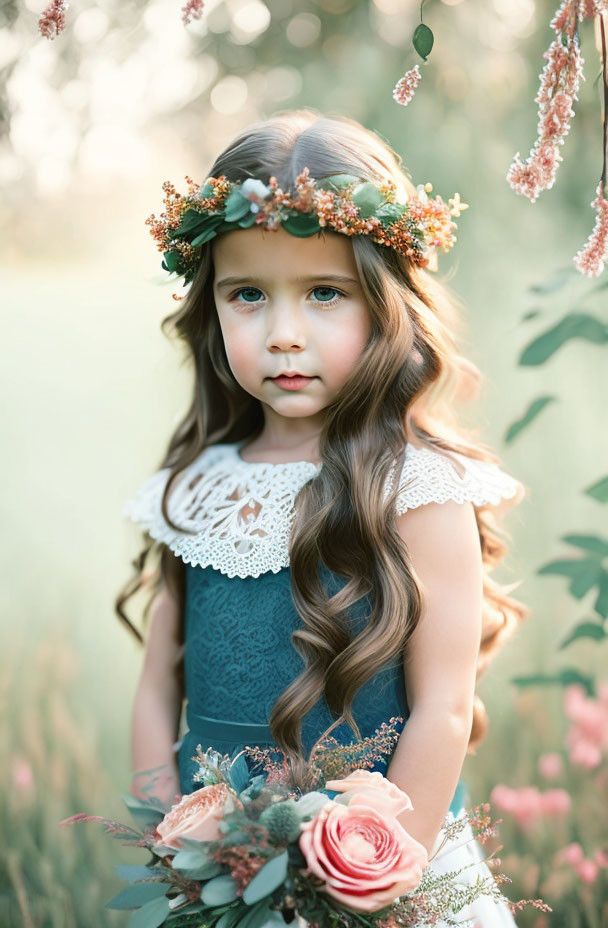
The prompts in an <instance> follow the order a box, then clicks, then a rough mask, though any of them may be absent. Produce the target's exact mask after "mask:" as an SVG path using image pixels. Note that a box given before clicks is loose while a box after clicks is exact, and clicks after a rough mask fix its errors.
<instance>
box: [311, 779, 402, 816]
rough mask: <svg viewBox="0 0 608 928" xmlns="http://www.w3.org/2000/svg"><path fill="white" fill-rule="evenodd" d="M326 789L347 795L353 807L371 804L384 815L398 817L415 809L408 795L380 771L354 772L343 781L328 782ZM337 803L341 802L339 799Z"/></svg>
mask: <svg viewBox="0 0 608 928" xmlns="http://www.w3.org/2000/svg"><path fill="white" fill-rule="evenodd" d="M325 789H332V790H334V791H336V792H338V793H346V796H347V797H348V798H349V805H351V806H352V805H354V804H356V805H370V804H371V806H372V808H374V809H376V811H377V812H380V813H382V815H388V816H396V815H399V813H400V812H403V811H405V810H406V809H413V806H412V800H411V799H410V797H409V796H408V795H407V793H404V792H403V790H401V789H399V787H398V786H397V784H396V783H393V782H392V781H391V780H387V778H386V777H385V776H383V774H381V773H380V771H379V770H374V771H373V772H372V771H370V770H353V771H352V773H349V774H348V776H347V777H344V779H342V780H328V781H327V782H326V784H325ZM349 794H350V795H349ZM335 801H336V802H340V800H339V799H337V800H335Z"/></svg>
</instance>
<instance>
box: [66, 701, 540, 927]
mask: <svg viewBox="0 0 608 928" xmlns="http://www.w3.org/2000/svg"><path fill="white" fill-rule="evenodd" d="M398 721H403V720H402V719H398V718H392V719H391V720H390V724H386V723H385V724H383V725H382V726H381V728H379V729H377V730H376V733H375V735H373V736H372V737H371V738H365V739H362V740H360V741H356V742H355V743H354V744H350V745H342V744H339V743H338V742H337V741H336V740H335V739H334V738H332V737H327V738H326V739H324V740H323V741H319V742H317V744H316V745H315V747H314V748H313V750H312V752H311V755H310V759H309V763H308V766H307V770H306V775H305V778H304V780H305V788H303V789H302V788H298V789H294V788H292V787H291V786H290V784H291V783H292V782H293V781H292V780H291V778H290V770H289V766H288V764H287V761H286V758H285V757H283V760H282V761H276V760H273V759H272V756H271V755H272V754H273V753H274V754H276V753H277V749H271V748H267V749H264V750H261V749H260V748H259V747H253V748H252V747H250V746H247V747H246V748H245V749H244V750H243V751H241V752H240V753H238V754H237V756H236V757H234V758H233V759H231V758H230V756H229V755H227V754H224V755H221V754H219V753H218V752H217V751H214V750H212V749H209V750H207V751H204V752H203V751H201V746H200V745H199V746H198V749H197V754H196V760H197V762H198V764H199V771H198V772H197V773H196V774H195V776H194V781H195V782H201V783H202V784H203V785H202V787H201V788H200V789H197V790H195V791H194V792H192V793H190V794H187V795H184V796H182V797H181V799H179V801H177V802H176V803H175V804H174V805H173V806H172V807H171V809H170V810H169V811H167V810H166V809H165V808H164V807H163V805H162V803H161V802H160V800H158V799H156V798H154V797H150V798H149V799H147V800H145V801H142V800H140V799H137V798H135V797H134V796H132V795H130V794H129V795H126V796H123V797H122V798H123V801H124V802H125V804H126V805H127V807H128V808H129V810H130V812H131V814H132V816H133V818H134V820H135V822H136V824H138V825H139V826H140V828H141V829H143V830H136V829H134V828H131V827H130V826H127V825H123V824H121V823H120V822H112V821H109V820H108V819H104V818H101V817H100V816H89V815H86V814H85V813H80V814H78V815H74V816H72V817H71V818H68V819H65V820H64V821H63V822H61V824H62V825H64V824H74V823H76V822H85V821H101V822H104V823H105V825H106V832H108V833H110V834H112V836H113V837H115V838H117V839H119V840H121V841H122V843H127V844H131V845H134V846H141V847H145V848H146V849H147V850H148V851H149V853H150V855H151V857H150V859H149V860H148V862H147V864H145V865H143V866H119V867H116V870H117V871H118V873H119V875H120V876H121V877H122V878H124V879H125V880H127V881H128V883H129V884H130V885H129V886H127V887H126V888H125V889H123V890H122V891H121V892H120V893H119V894H118V895H117V896H115V897H114V898H113V899H111V900H110V901H109V902H108V903H106V907H108V908H114V909H134V910H135V911H134V912H133V914H132V915H131V918H130V919H129V922H128V926H127V928H158V926H160V925H166V926H173V928H186V926H197V928H284V926H285V924H290V923H291V922H292V921H294V920H295V921H296V925H297V926H302V928H305V926H306V924H307V923H308V924H309V925H311V926H312V928H398V926H402V928H413V926H421V925H436V924H437V922H438V921H439V920H441V919H443V920H444V921H445V923H447V924H448V925H460V926H461V928H463V926H466V928H468V926H471V922H470V921H468V920H467V921H457V920H456V919H455V918H454V915H455V914H456V913H457V912H458V911H460V910H461V909H462V908H463V907H464V906H466V905H467V904H468V903H471V902H473V901H474V900H475V899H476V898H477V897H478V896H480V895H487V896H491V897H493V898H494V899H496V900H503V901H505V902H508V900H506V899H505V897H504V896H503V895H502V893H501V892H500V889H499V886H500V884H501V883H502V882H505V881H507V882H508V881H509V878H508V877H506V876H505V875H504V874H499V875H496V874H490V876H489V877H487V878H486V879H483V880H482V879H481V878H478V879H477V880H476V881H475V882H474V883H466V882H463V881H459V880H458V876H459V874H460V873H461V872H462V869H464V868H461V869H460V870H454V871H450V872H446V873H437V872H435V871H434V870H433V868H432V867H430V866H429V863H430V860H429V857H428V854H427V852H426V849H425V848H424V847H423V845H422V844H420V843H419V842H418V841H416V840H415V839H414V838H413V837H412V836H411V835H409V834H408V832H407V831H406V830H405V828H404V827H403V826H402V825H401V824H400V822H399V821H398V820H397V816H398V815H400V814H401V813H402V812H404V811H405V810H407V809H412V808H413V806H412V803H411V800H410V798H409V796H407V794H406V793H404V792H403V790H401V789H399V787H398V786H396V784H394V783H392V782H391V781H389V780H388V779H387V778H386V777H384V776H383V775H382V773H380V772H379V771H373V772H372V771H370V769H369V767H372V766H374V762H375V761H376V760H377V759H378V758H379V756H381V755H382V754H388V753H390V751H391V747H390V743H391V739H393V738H396V737H398V736H397V735H396V731H395V728H394V727H392V726H393V723H395V722H398ZM247 754H248V755H250V756H251V757H252V758H253V760H254V765H253V769H252V770H250V769H249V765H248V764H247V762H246V760H245V755H247ZM258 768H260V769H261V772H260V773H258V774H255V775H254V772H255V770H257V769H258ZM176 798H178V797H176ZM488 809H489V805H488V804H487V803H484V804H482V805H481V806H477V807H475V809H473V810H472V811H471V812H467V813H466V814H465V815H464V816H460V817H458V818H456V819H454V820H453V821H450V820H449V817H446V820H445V823H444V825H443V842H442V843H441V844H440V845H439V847H438V848H437V852H436V853H438V852H439V851H440V850H441V848H442V847H443V846H444V844H445V842H446V841H449V840H450V839H451V838H454V837H455V836H456V835H457V834H459V833H460V832H461V831H462V830H463V829H464V828H465V827H466V826H467V824H468V823H470V825H471V829H472V831H473V834H474V836H475V837H477V838H479V840H480V841H481V842H482V843H483V842H484V841H486V840H487V839H488V838H489V837H490V836H491V835H494V834H495V833H496V825H497V824H498V823H494V824H492V823H491V821H490V818H489V816H488V814H487V813H488ZM499 821H500V820H499ZM434 856H435V855H434ZM490 856H492V855H490ZM431 859H432V858H431ZM486 859H488V858H486ZM528 903H530V904H532V905H533V906H534V907H535V908H538V909H541V910H542V911H551V909H550V908H549V906H547V905H546V904H545V903H544V902H542V900H520V902H517V903H509V905H510V906H511V907H516V908H521V907H522V906H523V905H527V904H528Z"/></svg>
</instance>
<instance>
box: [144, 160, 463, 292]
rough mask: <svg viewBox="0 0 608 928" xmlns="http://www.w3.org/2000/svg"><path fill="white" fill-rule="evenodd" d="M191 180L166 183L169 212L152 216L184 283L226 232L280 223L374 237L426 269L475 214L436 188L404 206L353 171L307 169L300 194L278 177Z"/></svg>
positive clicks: (424, 188)
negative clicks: (182, 186)
mask: <svg viewBox="0 0 608 928" xmlns="http://www.w3.org/2000/svg"><path fill="white" fill-rule="evenodd" d="M186 181H187V183H188V186H189V190H188V193H187V194H185V195H182V194H180V193H178V192H177V191H176V190H175V187H174V186H173V184H171V183H170V182H169V181H165V183H164V184H163V190H164V191H165V198H164V204H165V211H164V212H163V213H161V215H160V218H158V219H157V218H156V217H155V215H154V213H152V215H151V216H149V217H148V219H146V225H149V226H150V232H151V235H152V236H153V238H154V239H155V241H156V243H157V247H158V249H159V251H162V252H163V262H162V267H163V269H164V270H165V271H169V273H175V275H176V276H177V277H183V278H184V286H185V285H186V284H188V283H189V282H190V281H191V280H192V278H193V277H194V273H195V271H196V268H197V266H198V263H199V257H200V247H201V246H202V245H203V244H204V243H205V242H208V241H210V240H211V239H212V238H214V236H216V235H218V234H219V233H220V232H228V231H230V230H232V229H247V228H249V227H250V226H253V225H263V226H264V227H265V228H267V229H273V230H276V229H277V228H278V226H279V225H281V226H282V227H283V228H284V229H285V230H286V231H287V232H290V233H291V234H292V235H295V236H298V237H300V238H307V237H308V236H310V235H314V234H315V233H317V232H320V231H321V230H322V229H323V228H324V227H326V226H329V227H330V228H331V229H333V230H334V231H336V232H340V233H342V234H343V235H369V236H371V238H372V239H373V241H374V242H377V243H378V244H380V245H386V246H388V247H391V248H394V249H395V250H396V251H397V252H399V254H402V255H406V256H407V257H408V258H410V259H411V260H412V261H413V262H414V263H415V264H418V265H420V266H422V267H426V266H428V265H429V263H430V259H431V256H432V253H433V252H432V249H434V248H442V249H443V250H444V251H449V250H450V248H452V246H453V244H454V242H455V241H456V237H455V235H454V230H455V229H456V223H455V222H453V221H452V219H451V217H452V216H460V212H461V211H462V210H464V209H468V204H466V203H463V202H462V201H461V200H460V194H458V193H456V194H455V195H454V197H453V198H451V199H450V200H448V202H447V203H444V201H443V200H442V198H441V197H440V196H438V195H437V196H435V197H429V196H428V194H429V193H430V192H431V191H432V189H433V187H432V184H425V185H422V184H420V185H418V187H417V196H412V197H410V198H409V199H408V200H407V201H406V202H402V201H399V200H397V188H396V185H395V184H394V183H393V181H391V180H387V181H386V182H384V183H382V184H374V183H372V182H371V181H365V180H364V181H362V180H361V178H360V177H356V176H355V175H353V174H333V175H330V176H329V177H325V178H323V179H322V180H319V181H315V180H313V178H311V177H310V174H309V169H308V168H307V167H305V168H304V169H303V170H302V171H301V173H300V174H299V175H298V177H297V179H296V192H295V194H294V195H293V196H292V195H291V194H290V193H289V192H285V191H283V190H282V189H281V188H280V187H279V186H278V183H277V179H276V177H274V176H273V177H271V178H270V180H269V182H268V184H265V183H263V182H262V181H261V180H258V179H257V178H254V177H248V178H247V179H246V180H245V181H243V182H242V183H233V182H231V181H229V180H228V179H227V178H226V177H225V176H224V175H221V176H220V177H217V178H216V177H208V178H207V180H206V181H205V183H204V184H203V185H202V186H201V187H199V186H198V185H197V184H195V182H194V181H193V180H191V178H189V177H188V175H186ZM176 299H181V298H180V297H176Z"/></svg>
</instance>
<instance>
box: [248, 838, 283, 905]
mask: <svg viewBox="0 0 608 928" xmlns="http://www.w3.org/2000/svg"><path fill="white" fill-rule="evenodd" d="M286 877H287V851H284V852H283V853H282V854H279V855H278V856H277V857H273V858H272V860H269V861H268V863H266V864H264V866H263V867H261V868H260V869H259V870H258V872H257V873H256V875H255V876H254V878H253V879H252V880H251V882H249V883H248V884H247V886H246V887H245V889H244V891H243V896H242V899H243V902H245V903H246V904H247V905H253V903H254V902H258V901H259V900H260V899H263V898H264V896H269V895H270V894H271V893H273V892H274V891H275V889H278V887H279V886H281V885H282V883H284V882H285V879H286Z"/></svg>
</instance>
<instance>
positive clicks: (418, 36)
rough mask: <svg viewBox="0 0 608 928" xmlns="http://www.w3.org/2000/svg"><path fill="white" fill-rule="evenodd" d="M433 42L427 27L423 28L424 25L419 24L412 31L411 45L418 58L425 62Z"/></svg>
mask: <svg viewBox="0 0 608 928" xmlns="http://www.w3.org/2000/svg"><path fill="white" fill-rule="evenodd" d="M434 41H435V39H434V36H433V33H432V32H431V30H430V29H429V27H428V26H425V24H424V23H420V24H419V25H418V26H417V27H416V29H415V31H414V37H413V39H412V43H413V45H414V48H415V49H416V51H417V52H418V54H419V55H420V57H421V58H424V60H425V61H426V59H427V58H428V56H429V55H430V53H431V49H432V47H433V42H434Z"/></svg>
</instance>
